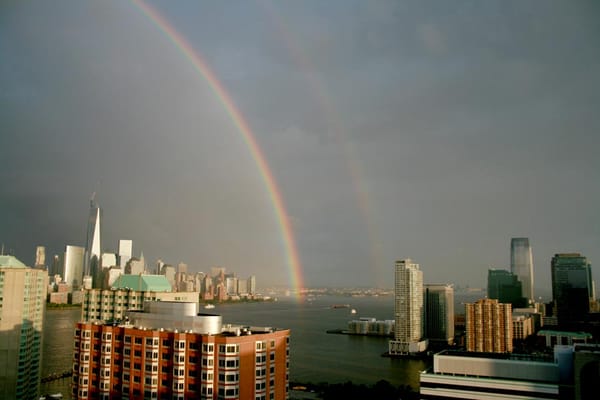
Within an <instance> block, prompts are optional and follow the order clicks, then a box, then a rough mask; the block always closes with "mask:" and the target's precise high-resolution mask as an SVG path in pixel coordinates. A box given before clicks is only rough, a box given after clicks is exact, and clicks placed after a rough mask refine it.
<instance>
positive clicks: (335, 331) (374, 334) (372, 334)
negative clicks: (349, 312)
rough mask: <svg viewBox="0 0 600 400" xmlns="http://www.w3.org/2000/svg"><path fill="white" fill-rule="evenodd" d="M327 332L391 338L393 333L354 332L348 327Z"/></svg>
mask: <svg viewBox="0 0 600 400" xmlns="http://www.w3.org/2000/svg"><path fill="white" fill-rule="evenodd" d="M325 332H327V333H329V334H333V335H349V336H368V337H378V338H391V337H393V335H392V334H389V335H379V334H377V333H354V332H350V331H348V330H347V329H328V330H326V331H325Z"/></svg>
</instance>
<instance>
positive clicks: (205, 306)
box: [204, 304, 215, 310]
mask: <svg viewBox="0 0 600 400" xmlns="http://www.w3.org/2000/svg"><path fill="white" fill-rule="evenodd" d="M204 308H206V309H207V310H208V309H212V308H215V305H214V304H206V305H204Z"/></svg>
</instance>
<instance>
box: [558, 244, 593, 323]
mask: <svg viewBox="0 0 600 400" xmlns="http://www.w3.org/2000/svg"><path fill="white" fill-rule="evenodd" d="M551 269H552V298H553V300H554V304H555V309H556V316H557V317H558V323H559V324H563V323H569V322H573V321H581V320H582V319H584V318H585V316H586V315H587V313H588V312H589V310H590V301H591V300H593V299H594V297H595V296H594V287H593V283H592V268H591V265H590V264H589V263H588V260H587V258H586V257H584V256H582V255H581V254H579V253H563V254H556V255H555V256H554V257H552V261H551Z"/></svg>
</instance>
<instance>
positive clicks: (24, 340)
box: [0, 256, 48, 400]
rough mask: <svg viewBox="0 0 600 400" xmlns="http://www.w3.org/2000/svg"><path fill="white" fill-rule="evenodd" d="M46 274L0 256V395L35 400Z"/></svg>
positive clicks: (12, 258)
mask: <svg viewBox="0 0 600 400" xmlns="http://www.w3.org/2000/svg"><path fill="white" fill-rule="evenodd" d="M47 288H48V273H47V272H46V271H43V270H40V269H32V268H29V267H27V266H26V265H25V264H23V263H22V262H20V261H19V260H17V259H16V258H15V257H13V256H0V393H1V397H2V398H3V399H19V400H20V399H32V400H33V399H37V398H38V396H39V393H38V392H39V387H40V373H41V360H42V328H43V325H44V310H45V306H46V304H45V303H46V291H47Z"/></svg>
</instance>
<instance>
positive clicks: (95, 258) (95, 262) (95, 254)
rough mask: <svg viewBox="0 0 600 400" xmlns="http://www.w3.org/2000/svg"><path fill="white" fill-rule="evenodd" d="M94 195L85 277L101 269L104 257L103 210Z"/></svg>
mask: <svg viewBox="0 0 600 400" xmlns="http://www.w3.org/2000/svg"><path fill="white" fill-rule="evenodd" d="M95 194H96V193H94V194H93V195H92V198H91V199H90V214H89V217H88V226H87V238H86V242H85V265H84V267H85V269H84V274H85V275H91V276H94V275H95V274H96V273H97V272H98V269H99V268H100V257H101V256H102V241H101V237H102V231H101V222H102V209H101V208H100V207H99V206H98V204H97V203H96V201H95V200H94V197H95Z"/></svg>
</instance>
